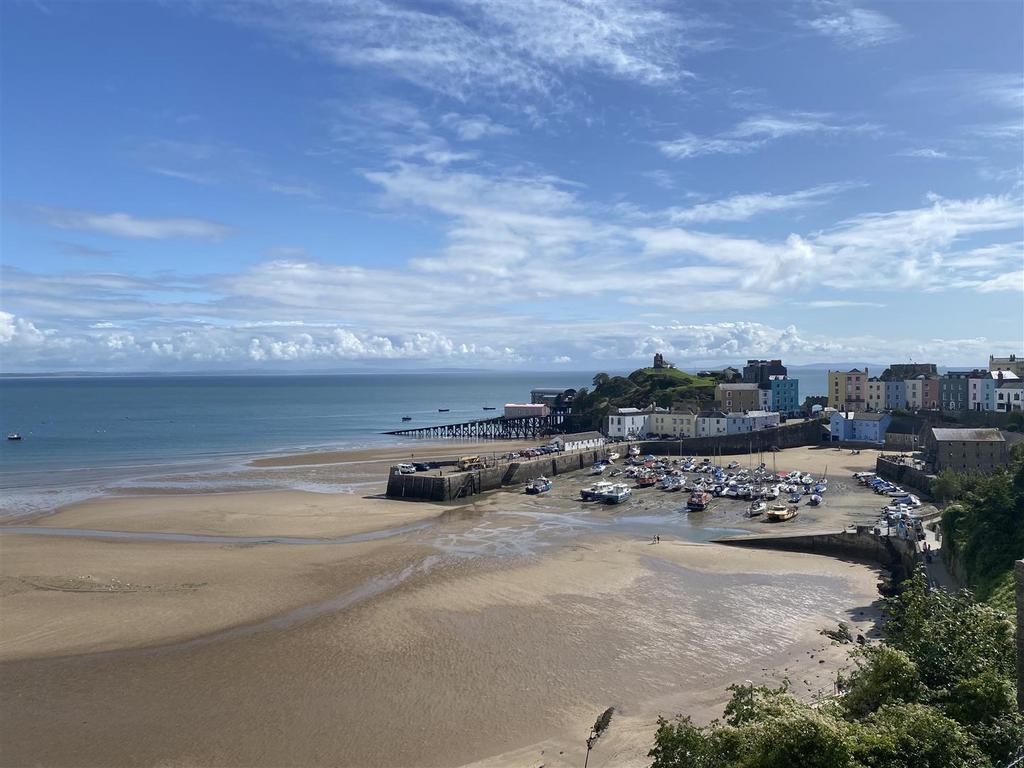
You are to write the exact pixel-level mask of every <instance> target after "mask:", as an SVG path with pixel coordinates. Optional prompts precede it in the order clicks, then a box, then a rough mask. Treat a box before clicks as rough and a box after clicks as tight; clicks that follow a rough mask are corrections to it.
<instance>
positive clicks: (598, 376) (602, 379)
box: [593, 373, 611, 389]
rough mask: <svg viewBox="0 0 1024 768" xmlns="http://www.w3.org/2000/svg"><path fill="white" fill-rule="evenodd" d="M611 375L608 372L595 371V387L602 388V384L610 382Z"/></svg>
mask: <svg viewBox="0 0 1024 768" xmlns="http://www.w3.org/2000/svg"><path fill="white" fill-rule="evenodd" d="M610 378H611V377H610V376H609V375H608V374H607V373H595V374H594V380H593V384H594V389H600V388H601V387H602V386H604V385H605V384H607V383H608V379H610Z"/></svg>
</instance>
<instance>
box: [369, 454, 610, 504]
mask: <svg viewBox="0 0 1024 768" xmlns="http://www.w3.org/2000/svg"><path fill="white" fill-rule="evenodd" d="M607 455H608V450H607V448H593V449H589V450H585V451H569V452H567V453H561V454H548V455H546V456H540V457H538V458H535V459H523V460H521V461H513V462H510V463H508V464H498V465H497V466H494V467H488V468H486V469H475V470H470V471H467V472H452V473H449V474H445V475H441V476H438V475H429V474H424V473H417V474H414V475H402V474H399V473H398V469H397V467H391V469H390V474H389V475H388V489H387V496H388V498H392V499H415V500H418V501H452V500H455V499H464V498H467V497H469V496H475V495H477V494H480V493H485V492H487V491H494V490H497V489H498V488H502V487H505V486H515V485H523V484H524V483H526V482H528V481H529V480H532V479H533V478H535V477H539V476H540V475H547V476H548V477H553V476H555V475H562V474H565V473H566V472H575V471H577V470H580V469H584V468H586V467H589V466H590V465H591V464H593V463H594V462H595V461H597V460H598V459H603V458H604V457H605V456H607Z"/></svg>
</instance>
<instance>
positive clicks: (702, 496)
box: [686, 491, 711, 512]
mask: <svg viewBox="0 0 1024 768" xmlns="http://www.w3.org/2000/svg"><path fill="white" fill-rule="evenodd" d="M710 502H711V494H710V493H708V492H707V491H694V492H693V493H691V494H690V500H689V501H687V502H686V508H687V509H688V510H689V511H690V512H703V511H704V510H705V509H707V508H708V504H709V503H710Z"/></svg>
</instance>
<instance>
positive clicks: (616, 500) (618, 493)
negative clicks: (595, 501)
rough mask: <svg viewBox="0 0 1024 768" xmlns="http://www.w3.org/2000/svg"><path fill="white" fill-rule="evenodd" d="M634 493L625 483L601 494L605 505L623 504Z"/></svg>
mask: <svg viewBox="0 0 1024 768" xmlns="http://www.w3.org/2000/svg"><path fill="white" fill-rule="evenodd" d="M632 495H633V491H632V490H630V488H629V486H628V485H626V484H625V483H615V485H613V486H612V487H611V488H609V489H608V490H607V491H605V492H604V493H603V494H601V501H603V502H604V503H605V504H621V503H622V502H624V501H625V500H626V499H628V498H629V497H630V496H632Z"/></svg>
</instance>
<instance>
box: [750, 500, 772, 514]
mask: <svg viewBox="0 0 1024 768" xmlns="http://www.w3.org/2000/svg"><path fill="white" fill-rule="evenodd" d="M767 510H768V505H767V504H765V503H764V502H763V501H755V502H754V503H753V504H751V505H750V509H748V510H747V517H757V516H758V515H763V514H764V513H765V512H766V511H767Z"/></svg>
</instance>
